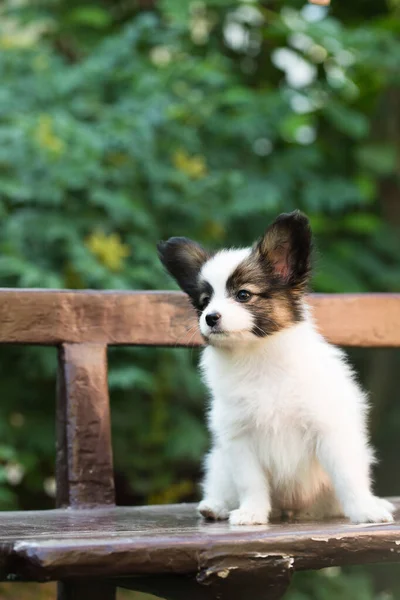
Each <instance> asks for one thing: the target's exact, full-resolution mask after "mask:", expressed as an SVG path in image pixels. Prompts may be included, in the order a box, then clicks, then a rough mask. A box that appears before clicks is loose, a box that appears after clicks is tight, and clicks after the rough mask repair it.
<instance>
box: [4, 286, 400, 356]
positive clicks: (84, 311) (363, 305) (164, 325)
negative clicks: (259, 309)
mask: <svg viewBox="0 0 400 600" xmlns="http://www.w3.org/2000/svg"><path fill="white" fill-rule="evenodd" d="M309 303H310V305H311V307H312V309H313V313H314V316H315V320H316V322H317V324H318V326H319V328H320V331H321V333H323V335H325V337H326V338H327V339H328V340H329V341H331V342H333V343H335V344H339V345H343V346H365V347H399V346H400V294H332V295H318V294H317V295H311V296H310V297H309ZM195 331H196V318H195V314H194V311H193V309H192V308H191V306H190V304H189V302H188V300H187V298H186V296H185V295H184V294H182V293H181V292H96V291H57V290H21V289H18V290H17V289H0V343H22V344H45V345H58V344H61V343H64V342H66V343H97V344H107V345H142V346H198V345H201V343H202V340H201V336H200V335H199V334H198V333H196V334H195Z"/></svg>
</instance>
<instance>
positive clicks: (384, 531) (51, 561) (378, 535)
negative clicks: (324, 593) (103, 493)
mask: <svg viewBox="0 0 400 600" xmlns="http://www.w3.org/2000/svg"><path fill="white" fill-rule="evenodd" d="M392 501H394V503H395V504H396V507H397V511H396V522H395V523H379V524H368V525H352V524H351V523H349V522H348V521H347V520H344V519H343V520H342V519H336V520H332V521H329V522H326V521H325V522H324V521H320V522H306V521H304V522H299V523H271V524H269V525H268V526H253V527H231V526H230V525H229V524H228V523H226V522H220V523H206V522H204V521H203V520H202V519H200V518H199V517H198V516H197V514H196V509H195V506H194V505H187V504H186V505H185V504H181V505H175V506H150V507H111V508H101V509H92V510H85V509H82V510H72V511H71V510H50V511H33V512H14V513H13V512H11V513H1V514H0V561H2V562H3V568H2V570H1V577H3V578H6V577H7V575H8V574H14V577H18V578H27V579H29V580H38V581H43V580H47V579H49V580H57V579H63V580H66V579H73V578H86V577H101V578H107V577H137V576H138V577H139V576H140V577H150V578H151V577H152V576H155V575H178V574H180V575H189V576H190V575H198V574H199V573H201V574H202V575H201V576H202V577H205V578H207V577H212V576H213V573H214V574H215V573H217V574H218V572H222V575H220V576H221V577H222V578H223V577H224V575H225V574H226V572H227V571H228V575H229V576H230V570H232V569H234V568H235V567H237V566H238V565H241V567H243V568H244V567H245V566H246V565H245V563H246V562H247V563H248V564H249V565H250V564H253V565H260V566H261V567H263V569H264V570H265V576H267V575H268V572H270V573H275V572H276V569H277V568H279V566H280V565H282V561H285V564H286V566H287V568H289V569H293V570H294V571H297V570H299V569H318V568H322V567H326V566H333V565H338V566H342V565H348V564H362V563H372V562H400V545H399V543H400V522H399V517H400V499H394V500H392ZM133 583H134V582H132V581H131V584H132V585H133ZM139 589H140V588H139ZM155 591H156V590H155Z"/></svg>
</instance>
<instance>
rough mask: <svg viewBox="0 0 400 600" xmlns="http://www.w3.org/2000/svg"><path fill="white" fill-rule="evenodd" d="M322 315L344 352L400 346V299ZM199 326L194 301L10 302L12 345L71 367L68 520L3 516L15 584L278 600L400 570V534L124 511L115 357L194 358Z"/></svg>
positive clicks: (318, 310) (6, 334) (7, 563)
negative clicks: (117, 464) (111, 352)
mask: <svg viewBox="0 0 400 600" xmlns="http://www.w3.org/2000/svg"><path fill="white" fill-rule="evenodd" d="M310 302H311V304H312V305H313V308H314V314H315V317H316V320H317V322H318V324H319V326H320V329H321V331H322V332H323V333H324V334H325V336H326V337H327V338H328V339H329V340H330V341H331V342H333V343H336V344H340V345H344V346H366V347H373V346H374V347H382V346H392V347H394V346H400V294H399V295H389V294H387V295H385V294H376V295H343V296H341V295H340V296H339V295H334V296H318V295H317V296H312V297H310ZM194 322H195V316H194V313H193V312H192V309H191V308H190V306H189V303H188V301H187V299H186V297H185V296H184V295H183V294H181V293H174V292H172V293H171V292H129V293H123V292H90V291H87V292H86V291H84V292H71V291H47V290H42V291H40V290H6V289H4V290H0V343H3V344H14V343H16V344H44V345H49V346H56V347H57V348H58V356H59V363H58V364H59V366H58V389H57V463H56V477H57V508H56V509H55V510H48V511H32V512H29V511H28V512H9V513H2V514H1V515H0V569H1V571H0V572H1V579H2V580H5V581H21V580H22V581H43V582H44V581H51V580H53V581H54V580H56V581H59V582H60V583H59V599H60V600H72V599H74V600H89V599H90V598H93V599H96V600H111V599H112V598H114V597H115V589H116V586H123V587H127V588H131V589H136V590H144V591H148V592H150V593H154V594H156V595H159V596H161V597H164V598H170V599H173V600H175V599H176V600H197V599H199V600H200V599H203V598H204V599H213V598H214V599H217V598H219V599H222V600H239V599H242V598H246V597H248V598H251V599H252V600H259V599H261V598H268V599H269V600H271V599H274V598H280V597H282V595H283V594H284V592H285V590H286V588H287V586H288V585H289V582H290V579H291V576H292V574H293V572H294V571H295V570H299V569H319V568H321V567H325V566H331V565H345V564H354V563H357V564H359V563H366V562H384V561H400V523H395V524H388V525H385V524H380V525H364V526H355V525H351V524H349V523H348V522H345V521H333V522H329V523H326V522H325V523H322V522H320V523H297V524H272V525H270V526H268V527H236V528H232V527H230V526H229V525H228V524H227V523H205V522H204V521H202V520H201V519H200V518H199V517H198V516H197V515H196V511H195V506H194V505H176V506H149V507H132V508H125V507H116V506H115V504H114V483H113V464H112V448H111V435H110V413H109V398H108V386H107V347H108V346H109V345H151V346H153V345H155V346H176V345H184V344H183V340H187V339H188V338H190V336H188V335H186V334H187V332H188V329H189V328H190V327H191V326H192V325H193V323H194ZM193 344H195V345H200V344H201V338H200V336H197V337H196V339H195V340H194V341H193V342H192V345H193ZM15 375H16V377H17V376H18V374H17V373H16V374H15ZM132 452H135V447H134V441H133V443H132ZM397 506H398V507H399V510H400V502H397Z"/></svg>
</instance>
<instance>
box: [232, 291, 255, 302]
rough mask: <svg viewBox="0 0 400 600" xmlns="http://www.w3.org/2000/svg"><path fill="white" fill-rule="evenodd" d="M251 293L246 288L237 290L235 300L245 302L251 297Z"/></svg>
mask: <svg viewBox="0 0 400 600" xmlns="http://www.w3.org/2000/svg"><path fill="white" fill-rule="evenodd" d="M252 295H253V294H252V293H251V292H249V291H247V290H239V291H238V293H237V294H236V300H238V301H239V302H247V301H248V300H250V298H251V297H252Z"/></svg>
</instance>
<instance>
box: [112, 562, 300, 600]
mask: <svg viewBox="0 0 400 600" xmlns="http://www.w3.org/2000/svg"><path fill="white" fill-rule="evenodd" d="M274 562H275V567H274V568H273V569H270V568H269V567H268V566H266V565H263V564H261V563H260V561H257V560H254V561H252V560H248V559H247V558H246V557H244V559H243V560H240V558H239V559H238V558H237V557H236V559H235V561H234V563H229V562H227V561H224V562H222V563H218V562H217V563H216V564H215V565H210V566H209V567H207V568H206V569H203V570H201V571H199V573H198V574H197V575H196V576H195V575H192V576H185V575H164V576H161V577H160V576H156V577H148V578H143V577H134V578H125V579H117V580H116V581H117V584H118V586H119V587H123V588H126V589H130V590H135V591H140V592H147V593H150V594H155V595H156V596H159V597H160V598H166V600H188V599H190V600H243V599H244V598H251V600H280V599H281V598H283V596H284V594H285V592H286V591H287V589H288V587H289V585H290V581H291V578H292V572H293V569H292V568H291V565H290V564H288V561H287V560H286V559H285V558H283V559H282V560H281V561H280V562H279V561H274Z"/></svg>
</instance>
